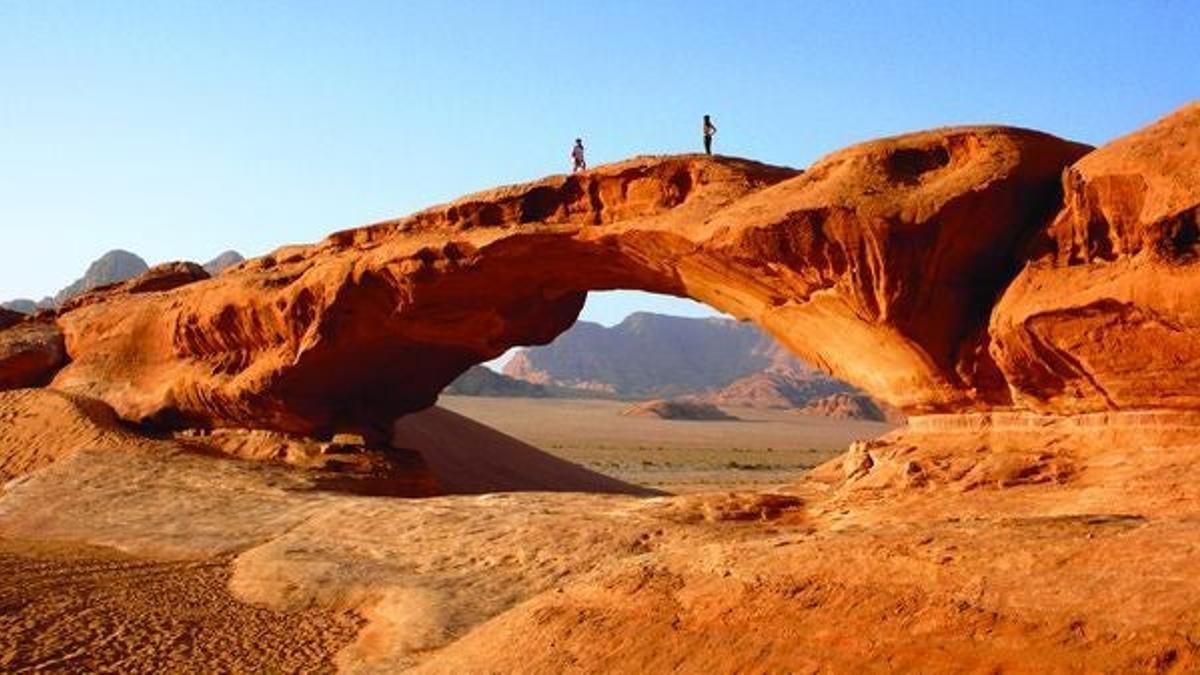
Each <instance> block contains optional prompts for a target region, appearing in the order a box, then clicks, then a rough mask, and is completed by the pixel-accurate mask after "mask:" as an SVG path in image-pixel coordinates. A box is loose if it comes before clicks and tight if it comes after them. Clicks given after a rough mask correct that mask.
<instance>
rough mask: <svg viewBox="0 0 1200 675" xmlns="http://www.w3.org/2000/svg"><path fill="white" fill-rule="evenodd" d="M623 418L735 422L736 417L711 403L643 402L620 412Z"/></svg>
mask: <svg viewBox="0 0 1200 675" xmlns="http://www.w3.org/2000/svg"><path fill="white" fill-rule="evenodd" d="M621 415H622V416H624V417H657V418H659V419H664V420H695V421H706V420H736V419H737V417H735V416H733V415H730V414H729V413H727V412H725V411H724V410H721V409H720V408H718V407H717V406H715V405H713V404H711V403H699V402H696V401H669V400H664V399H655V400H653V401H643V402H642V403H637V404H634V405H631V406H629V407H628V408H626V409H625V410H622V411H621Z"/></svg>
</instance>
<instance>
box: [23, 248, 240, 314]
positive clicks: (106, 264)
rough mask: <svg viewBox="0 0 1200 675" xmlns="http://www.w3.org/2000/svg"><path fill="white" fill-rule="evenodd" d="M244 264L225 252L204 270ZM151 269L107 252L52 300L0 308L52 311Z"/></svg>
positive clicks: (217, 270)
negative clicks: (103, 287)
mask: <svg viewBox="0 0 1200 675" xmlns="http://www.w3.org/2000/svg"><path fill="white" fill-rule="evenodd" d="M243 260H245V258H243V257H242V254H240V253H238V252H237V251H225V252H224V253H222V254H220V255H218V256H217V257H215V258H213V259H212V260H209V261H208V262H206V263H204V270H205V271H206V272H208V273H209V274H210V275H214V276H215V275H216V274H218V273H220V272H221V271H222V270H224V269H225V268H227V267H231V266H233V265H236V264H238V263H240V262H242V261H243ZM149 269H150V266H149V265H147V264H146V261H145V260H142V259H141V258H140V257H139V256H137V255H135V254H133V253H130V252H129V251H122V250H120V249H116V250H112V251H109V252H108V253H105V254H104V255H102V256H100V258H99V259H97V260H96V261H95V262H93V263H92V264H91V265H89V266H88V268H87V271H86V272H84V274H83V276H82V277H80V278H79V279H76V280H75V282H74V283H72V284H71V285H70V286H67V287H66V288H64V289H62V290H61V291H59V292H58V293H57V294H56V295H55V296H54V297H53V298H51V297H45V298H42V299H41V300H39V301H36V302H35V301H33V300H29V299H26V298H18V299H15V300H9V301H7V302H3V303H0V308H4V309H8V310H12V311H14V312H21V313H22V314H32V313H34V312H36V311H37V310H39V309H54V308H55V307H58V306H59V305H61V304H63V303H64V302H66V301H67V300H70V299H71V298H73V297H75V296H77V295H79V294H81V293H85V292H87V291H90V290H92V289H93V288H98V287H100V286H107V285H108V284H115V283H118V282H121V281H125V280H127V279H131V278H133V277H136V276H138V275H139V274H142V273H144V272H146V271H147V270H149Z"/></svg>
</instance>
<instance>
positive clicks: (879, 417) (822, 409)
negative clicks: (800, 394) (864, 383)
mask: <svg viewBox="0 0 1200 675" xmlns="http://www.w3.org/2000/svg"><path fill="white" fill-rule="evenodd" d="M797 412H799V413H801V414H804V415H817V416H819V417H830V418H833V419H839V420H868V421H871V422H897V421H899V420H898V419H896V417H895V415H897V414H898V413H897V412H892V411H889V410H885V409H884V408H883V407H881V406H880V405H879V404H878V403H876V402H875V401H873V400H871V397H869V396H866V395H863V394H833V395H830V396H826V397H824V398H819V399H816V400H814V401H812V402H811V403H809V404H808V405H806V406H804V407H803V408H801V409H800V410H798V411H797Z"/></svg>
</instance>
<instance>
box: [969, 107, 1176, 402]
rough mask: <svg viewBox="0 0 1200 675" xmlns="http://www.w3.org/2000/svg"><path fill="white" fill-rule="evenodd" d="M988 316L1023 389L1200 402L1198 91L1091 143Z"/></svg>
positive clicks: (1105, 398)
mask: <svg viewBox="0 0 1200 675" xmlns="http://www.w3.org/2000/svg"><path fill="white" fill-rule="evenodd" d="M1063 189H1064V192H1065V200H1064V201H1065V205H1064V208H1063V209H1062V211H1061V212H1060V213H1059V214H1058V216H1057V218H1055V220H1054V221H1053V223H1052V224H1051V225H1050V226H1049V227H1048V228H1047V229H1046V231H1045V232H1044V233H1043V236H1042V237H1041V238H1040V240H1039V241H1038V242H1036V245H1037V248H1036V249H1035V250H1034V258H1033V260H1032V261H1031V262H1030V263H1029V264H1028V265H1027V266H1026V267H1025V269H1023V270H1022V272H1021V274H1020V275H1018V277H1017V279H1016V280H1015V281H1014V282H1013V284H1012V286H1011V287H1010V288H1009V289H1008V290H1007V291H1006V292H1005V294H1004V296H1003V298H1002V299H1001V301H1000V303H999V304H998V306H997V308H996V310H995V312H994V313H993V315H992V318H991V327H990V332H991V336H992V347H991V351H992V354H993V355H994V356H995V359H996V361H997V363H998V364H999V366H1000V369H1001V371H1002V372H1003V374H1004V377H1005V379H1006V381H1007V382H1008V383H1009V385H1010V386H1011V388H1012V391H1013V396H1014V398H1015V402H1016V403H1017V404H1018V405H1019V406H1021V407H1027V408H1031V409H1033V410H1038V411H1042V412H1053V413H1077V412H1093V411H1101V410H1117V409H1139V408H1188V409H1195V408H1197V407H1200V368H1197V364H1200V341H1198V340H1197V339H1196V338H1197V335H1200V303H1198V302H1197V301H1196V298H1195V296H1196V291H1197V289H1200V220H1198V219H1200V215H1198V214H1200V103H1194V104H1192V105H1189V106H1187V107H1185V108H1183V109H1181V110H1179V111H1177V112H1175V113H1174V114H1172V115H1169V116H1167V117H1166V118H1164V119H1162V120H1160V121H1158V122H1156V123H1155V124H1153V125H1151V126H1150V127H1147V128H1145V129H1143V130H1141V131H1138V132H1135V133H1133V134H1130V135H1128V136H1125V137H1124V138H1121V139H1118V140H1116V141H1114V142H1112V143H1110V144H1108V145H1105V146H1104V147H1102V148H1100V149H1098V150H1096V151H1095V152H1092V153H1090V154H1088V155H1087V156H1086V157H1084V158H1083V159H1081V160H1080V161H1078V162H1077V163H1075V164H1073V165H1072V166H1071V167H1070V169H1069V170H1068V171H1066V172H1064V174H1063Z"/></svg>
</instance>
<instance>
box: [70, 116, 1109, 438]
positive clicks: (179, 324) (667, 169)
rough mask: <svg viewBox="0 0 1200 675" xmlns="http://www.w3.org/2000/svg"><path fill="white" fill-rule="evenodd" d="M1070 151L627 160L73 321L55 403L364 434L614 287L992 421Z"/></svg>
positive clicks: (888, 144)
mask: <svg viewBox="0 0 1200 675" xmlns="http://www.w3.org/2000/svg"><path fill="white" fill-rule="evenodd" d="M1085 150H1086V148H1084V147H1083V146H1080V145H1078V144H1075V143H1070V142H1067V141H1063V140H1060V139H1057V138H1054V137H1052V136H1048V135H1045V134H1041V133H1037V132H1032V131H1025V130H1019V129H1008V128H1000V127H969V128H955V129H943V130H937V131H929V132H922V133H917V134H910V135H906V136H900V137H896V138H890V139H883V140H879V141H872V142H869V143H864V144H862V145H859V146H855V147H852V148H849V149H847V150H843V151H841V152H838V153H835V154H834V155H831V156H830V157H827V158H826V159H824V160H822V161H820V162H818V163H817V164H815V165H814V166H813V167H811V168H810V169H809V170H808V171H806V172H804V173H798V172H796V171H793V170H791V169H786V168H781V167H771V166H766V165H762V164H757V163H754V162H748V161H744V160H737V159H730V158H709V157H701V156H682V157H646V158H638V159H635V160H631V161H627V162H623V163H619V164H615V165H610V166H606V167H601V168H599V169H597V170H594V171H590V172H587V173H584V174H580V175H576V176H569V177H568V176H556V177H551V178H547V179H545V180H542V181H539V182H536V183H529V184H524V185H516V186H511V187H506V188H501V189H498V190H494V191H491V192H487V193H481V194H478V195H472V196H470V197H466V198H463V199H461V200H459V201H457V202H454V203H452V204H448V205H445V206H439V207H435V208H432V209H429V210H427V211H424V212H421V213H418V214H416V215H413V216H411V217H408V218H404V219H401V220H396V221H388V222H385V223H380V224H378V225H374V226H370V227H365V228H360V229H356V230H347V231H344V232H340V233H337V234H334V235H332V236H330V237H329V238H328V239H326V240H325V241H323V242H321V243H319V244H316V245H313V246H303V247H289V248H284V249H280V250H278V251H276V252H275V253H273V254H271V255H268V256H264V257H262V258H259V259H256V260H252V261H248V262H246V263H243V264H242V265H240V266H239V267H237V268H236V269H232V270H229V271H227V272H226V273H225V274H223V275H221V276H220V277H219V278H215V279H209V280H203V281H196V282H194V283H189V284H186V285H183V286H179V287H177V288H173V289H170V290H163V291H155V292H147V293H134V292H128V291H123V292H120V293H117V294H110V295H109V296H108V297H106V298H104V299H101V301H98V302H90V303H88V304H83V303H81V304H80V306H77V307H75V308H73V309H71V310H70V311H67V312H65V313H63V314H62V315H61V316H60V317H59V319H58V321H59V324H60V325H61V326H62V328H63V330H64V332H65V334H66V341H67V349H68V352H69V354H70V357H71V363H70V365H68V366H67V367H66V368H65V369H63V371H62V372H60V373H59V375H58V376H57V377H56V379H55V381H54V385H55V386H56V387H60V388H64V389H67V390H70V391H74V392H79V393H86V394H90V395H94V396H96V397H99V398H101V399H103V400H105V401H106V402H108V403H109V404H110V405H112V406H113V407H114V408H115V409H116V410H117V411H118V412H119V413H120V414H121V415H122V416H123V417H125V418H127V419H131V420H139V421H150V422H155V423H158V424H166V425H172V426H173V425H199V426H250V427H258V428H272V429H277V430H281V431H289V432H298V433H306V434H317V435H320V434H330V433H334V432H337V431H350V430H353V431H359V432H363V433H376V434H383V433H386V429H387V425H388V424H390V421H391V420H392V419H394V418H395V417H396V416H398V415H401V414H404V413H407V412H412V411H415V410H419V409H422V408H424V407H427V406H429V405H430V404H431V403H432V402H433V401H434V399H435V397H436V395H437V393H438V391H439V390H440V389H441V388H442V387H444V386H445V385H446V384H448V383H449V382H450V381H452V380H453V379H454V378H455V377H456V376H457V375H459V374H460V373H462V372H463V371H464V370H466V369H467V368H468V367H469V366H470V365H471V364H473V363H478V362H481V361H484V360H487V359H490V358H494V357H496V356H498V355H499V354H501V353H502V352H503V351H504V350H505V349H507V348H509V347H510V346H513V345H518V344H542V343H545V342H548V341H550V340H551V339H553V338H554V337H555V336H556V335H558V334H559V333H561V332H562V331H563V330H565V329H566V328H567V327H568V326H570V325H571V324H572V323H573V321H574V320H575V317H576V315H577V314H578V312H579V310H580V307H581V306H582V303H583V300H584V296H585V294H586V292H587V291H590V290H598V289H613V288H627V289H641V290H646V291H651V292H657V293H666V294H671V295H677V296H688V297H692V298H696V299H698V300H701V301H703V302H706V303H708V304H710V305H712V306H714V307H717V308H719V309H722V310H724V311H726V312H728V313H730V314H733V315H734V316H736V317H738V318H742V319H751V320H754V321H755V322H757V323H759V324H760V325H761V326H763V327H765V328H766V329H767V330H768V331H770V332H771V333H773V334H774V335H775V336H776V337H777V338H779V339H780V340H781V341H782V342H783V343H784V344H785V345H786V346H788V347H789V348H791V349H792V350H794V351H795V352H797V353H798V354H800V355H801V356H803V357H805V358H806V359H808V360H810V361H812V362H814V363H816V364H818V365H819V366H821V367H822V368H824V369H826V370H829V371H831V372H832V373H833V374H834V375H836V376H838V377H841V378H843V379H845V380H847V381H849V382H851V383H852V384H855V385H857V386H859V387H862V388H864V389H866V390H867V391H869V392H870V393H872V394H874V395H876V396H879V397H880V398H882V399H883V400H885V401H888V402H890V403H892V404H895V405H898V406H900V407H902V408H904V409H906V410H909V411H945V410H960V409H968V408H977V409H986V408H989V407H993V406H997V405H1007V404H1009V403H1010V400H1009V388H1008V386H1007V384H1006V383H1005V381H1004V378H1003V377H1001V375H1000V372H999V371H998V370H997V369H996V367H995V365H994V364H993V363H992V361H991V358H990V356H989V352H988V350H987V334H986V324H987V318H988V314H989V312H990V308H991V305H992V303H993V302H994V300H995V297H996V296H997V294H998V293H999V292H1000V291H1001V290H1002V289H1003V288H1004V286H1005V285H1007V283H1008V281H1009V280H1010V279H1011V277H1012V276H1013V275H1014V274H1015V273H1016V272H1017V271H1018V269H1019V262H1020V251H1021V247H1022V245H1023V244H1024V243H1025V239H1026V238H1027V237H1028V236H1030V235H1032V234H1033V233H1035V232H1037V231H1039V230H1040V229H1041V228H1042V227H1044V224H1045V221H1046V220H1047V218H1048V217H1050V216H1051V215H1053V212H1054V210H1055V209H1056V207H1057V204H1058V201H1059V200H1058V190H1059V187H1058V180H1059V175H1060V174H1061V172H1062V170H1063V168H1064V167H1065V166H1067V165H1068V164H1070V163H1071V162H1073V161H1074V160H1076V159H1077V158H1078V157H1079V156H1080V155H1082V154H1083V153H1084V152H1085Z"/></svg>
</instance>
